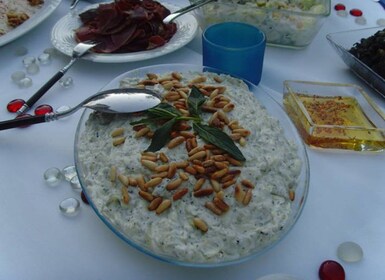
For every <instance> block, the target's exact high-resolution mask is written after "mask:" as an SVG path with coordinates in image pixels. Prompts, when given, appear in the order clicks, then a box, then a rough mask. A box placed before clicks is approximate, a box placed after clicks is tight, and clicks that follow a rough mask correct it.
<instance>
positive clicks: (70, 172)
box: [61, 165, 77, 182]
mask: <svg viewBox="0 0 385 280" xmlns="http://www.w3.org/2000/svg"><path fill="white" fill-rule="evenodd" d="M61 172H62V174H63V176H64V179H66V180H67V181H68V182H69V181H71V179H72V178H73V177H74V176H76V175H77V173H76V168H75V166H73V165H68V166H66V167H64V168H63V169H62V171H61Z"/></svg>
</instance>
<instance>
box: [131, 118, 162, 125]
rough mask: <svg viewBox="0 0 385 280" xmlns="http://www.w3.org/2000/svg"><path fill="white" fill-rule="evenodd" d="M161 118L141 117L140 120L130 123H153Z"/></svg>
mask: <svg viewBox="0 0 385 280" xmlns="http://www.w3.org/2000/svg"><path fill="white" fill-rule="evenodd" d="M159 119H160V118H147V119H140V120H138V121H134V122H130V125H134V126H135V125H138V124H152V123H155V122H156V121H158V120H159Z"/></svg>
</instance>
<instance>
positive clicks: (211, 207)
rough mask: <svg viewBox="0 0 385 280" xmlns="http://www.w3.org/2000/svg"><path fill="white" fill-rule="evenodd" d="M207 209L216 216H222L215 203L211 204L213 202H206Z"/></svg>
mask: <svg viewBox="0 0 385 280" xmlns="http://www.w3.org/2000/svg"><path fill="white" fill-rule="evenodd" d="M205 207H206V208H207V209H209V210H211V212H213V213H214V214H216V215H218V216H219V215H221V214H222V210H221V209H219V208H218V207H217V206H215V204H214V202H211V201H208V202H206V203H205Z"/></svg>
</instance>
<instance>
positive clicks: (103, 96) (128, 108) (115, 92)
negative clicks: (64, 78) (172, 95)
mask: <svg viewBox="0 0 385 280" xmlns="http://www.w3.org/2000/svg"><path fill="white" fill-rule="evenodd" d="M159 103H160V99H159V97H158V96H157V94H155V93H154V92H153V91H151V90H148V89H136V88H118V89H110V90H105V91H101V92H99V93H97V94H95V95H93V96H91V97H89V98H87V99H86V100H84V101H83V102H81V103H80V104H78V105H77V106H75V107H73V108H71V109H68V110H66V111H63V112H60V113H47V114H45V115H41V116H30V117H19V118H16V119H13V120H8V121H3V122H0V130H5V129H9V128H15V127H20V126H27V125H31V124H37V123H44V122H50V121H56V120H58V119H61V118H64V117H67V116H69V115H71V114H73V113H75V112H76V111H77V110H79V109H80V108H82V107H83V108H89V109H93V110H95V111H99V112H104V113H134V112H140V111H144V110H147V109H150V108H152V107H155V106H156V105H158V104H159Z"/></svg>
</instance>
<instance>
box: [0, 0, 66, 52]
mask: <svg viewBox="0 0 385 280" xmlns="http://www.w3.org/2000/svg"><path fill="white" fill-rule="evenodd" d="M61 1H62V0H45V1H44V5H43V7H42V8H41V9H40V10H39V11H37V12H36V13H35V14H34V15H33V16H32V17H31V18H30V19H28V20H27V21H26V22H25V23H23V24H21V25H19V26H18V27H16V28H15V29H13V30H11V31H9V32H8V33H6V34H4V35H3V36H0V47H1V46H3V45H5V44H8V43H10V42H12V41H13V40H15V39H17V38H19V37H20V36H22V35H24V34H25V33H27V32H28V31H30V30H32V29H33V28H34V27H36V26H37V25H38V24H39V23H41V22H42V21H43V20H45V19H46V18H47V17H48V16H49V15H51V14H52V13H53V11H55V9H56V8H57V7H58V6H59V4H60V2H61Z"/></svg>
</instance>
